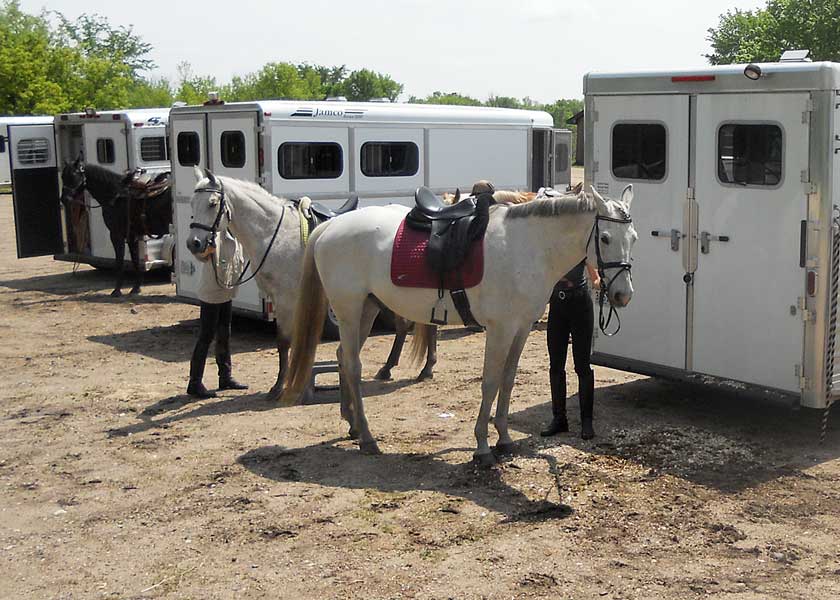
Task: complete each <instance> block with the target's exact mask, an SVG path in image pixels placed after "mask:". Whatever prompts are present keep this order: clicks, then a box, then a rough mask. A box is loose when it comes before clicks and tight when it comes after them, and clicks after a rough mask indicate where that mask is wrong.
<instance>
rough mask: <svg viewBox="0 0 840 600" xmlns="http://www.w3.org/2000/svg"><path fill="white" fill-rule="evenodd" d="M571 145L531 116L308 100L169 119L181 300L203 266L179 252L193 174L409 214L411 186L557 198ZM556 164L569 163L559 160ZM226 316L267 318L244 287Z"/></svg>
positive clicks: (539, 115)
mask: <svg viewBox="0 0 840 600" xmlns="http://www.w3.org/2000/svg"><path fill="white" fill-rule="evenodd" d="M570 143H571V136H570V134H569V132H568V131H567V130H555V129H553V121H552V118H551V115H549V114H548V113H545V112H538V111H524V110H508V109H499V108H476V107H460V106H434V105H410V104H390V103H348V102H309V101H267V102H247V103H231V104H225V103H222V102H214V103H207V104H206V105H204V106H185V107H177V108H173V109H172V112H171V113H170V145H171V147H172V151H173V156H172V174H173V177H174V180H175V181H174V189H175V197H174V200H175V210H174V212H175V230H176V246H175V253H176V256H177V259H176V263H177V266H176V268H175V277H176V292H177V295H178V296H179V297H180V298H182V299H184V300H186V301H195V299H196V298H197V289H198V285H199V268H200V264H199V263H198V262H197V261H196V259H195V258H194V257H193V256H192V255H191V254H190V253H189V252H186V251H185V247H184V244H185V243H186V239H187V236H188V233H189V224H190V222H191V220H192V219H191V216H192V215H191V209H190V198H191V196H192V192H193V188H194V187H195V175H194V168H193V167H194V166H198V167H201V168H209V169H210V170H212V171H213V172H214V173H216V174H218V175H227V176H230V177H235V178H238V179H244V180H248V181H253V182H257V183H259V184H260V185H261V186H262V187H263V188H265V189H266V190H267V191H269V192H270V193H272V194H274V195H277V196H285V197H288V198H299V197H301V196H304V195H306V196H309V197H310V198H312V199H313V200H318V201H320V202H323V203H324V204H326V205H327V206H332V207H338V206H339V205H340V204H341V203H342V202H343V201H344V200H345V199H346V198H347V197H348V196H349V195H350V194H353V193H356V194H358V195H359V197H360V203H361V205H368V204H389V203H404V204H409V203H413V202H414V190H415V189H416V188H417V187H418V186H421V185H425V186H427V187H430V188H431V189H432V190H434V191H435V192H437V193H442V192H453V191H455V189H456V188H460V189H461V190H462V191H464V190H466V191H469V189H470V188H471V186H472V184H473V183H474V182H475V181H476V180H479V179H489V180H491V181H493V182H494V184H495V185H496V187H497V188H499V189H530V190H534V189H537V188H540V187H543V186H556V187H558V188H559V187H562V188H563V189H565V188H566V187H567V186H568V184H569V182H570V174H571V172H570V170H569V168H568V165H569V160H568V157H569V148H568V147H567V146H568V145H569V144H570ZM564 145H565V146H564ZM558 146H559V150H558V149H557V147H558ZM561 155H562V157H565V161H563V160H562V158H561V159H560V160H555V156H561ZM234 308H235V309H236V310H237V311H239V312H245V313H247V314H251V315H253V316H257V317H260V318H264V319H270V318H272V317H271V313H272V307H271V306H270V302H269V301H268V299H267V298H266V297H265V296H264V295H263V294H261V293H260V290H259V289H258V287H257V285H256V281H255V280H253V281H251V282H249V283H247V284H245V285H243V286H242V288H241V289H240V290H239V293H238V294H237V297H236V299H235V300H234Z"/></svg>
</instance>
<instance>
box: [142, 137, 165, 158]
mask: <svg viewBox="0 0 840 600" xmlns="http://www.w3.org/2000/svg"><path fill="white" fill-rule="evenodd" d="M166 146H167V144H166V138H165V137H164V136H162V135H161V136H155V137H144V138H141V139H140V160H142V161H143V162H161V161H165V160H167V159H168V158H169V152H168V149H167V147H166Z"/></svg>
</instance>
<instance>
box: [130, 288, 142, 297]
mask: <svg viewBox="0 0 840 600" xmlns="http://www.w3.org/2000/svg"><path fill="white" fill-rule="evenodd" d="M139 293H140V288H131V291H130V292H128V295H129V296H136V295H137V294H139Z"/></svg>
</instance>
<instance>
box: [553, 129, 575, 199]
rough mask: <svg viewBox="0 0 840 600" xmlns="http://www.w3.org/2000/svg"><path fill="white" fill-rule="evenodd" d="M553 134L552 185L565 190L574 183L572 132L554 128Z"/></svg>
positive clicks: (562, 190) (556, 188)
mask: <svg viewBox="0 0 840 600" xmlns="http://www.w3.org/2000/svg"><path fill="white" fill-rule="evenodd" d="M551 134H552V135H551V137H552V144H551V146H552V152H551V171H552V177H551V185H552V187H553V188H554V189H555V190H559V191H561V192H565V191H566V190H567V189H568V188H569V186H570V185H571V184H572V163H571V160H570V157H571V154H572V132H571V131H569V130H568V129H552V131H551Z"/></svg>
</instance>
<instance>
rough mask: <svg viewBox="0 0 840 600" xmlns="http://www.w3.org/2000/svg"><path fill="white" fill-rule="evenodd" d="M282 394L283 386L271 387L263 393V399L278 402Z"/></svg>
mask: <svg viewBox="0 0 840 600" xmlns="http://www.w3.org/2000/svg"><path fill="white" fill-rule="evenodd" d="M282 395H283V388H271V389H270V390H268V391H267V392H266V393H265V396H264V397H263V399H264V400H265V401H266V402H280V396H282Z"/></svg>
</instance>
